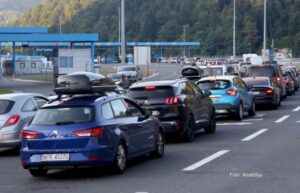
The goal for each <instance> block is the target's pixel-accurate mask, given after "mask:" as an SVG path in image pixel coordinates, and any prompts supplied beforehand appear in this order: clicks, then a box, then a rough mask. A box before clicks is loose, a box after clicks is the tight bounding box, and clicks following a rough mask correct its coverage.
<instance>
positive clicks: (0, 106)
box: [0, 100, 15, 115]
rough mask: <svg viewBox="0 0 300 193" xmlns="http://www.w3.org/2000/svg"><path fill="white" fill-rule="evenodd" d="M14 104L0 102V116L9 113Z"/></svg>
mask: <svg viewBox="0 0 300 193" xmlns="http://www.w3.org/2000/svg"><path fill="white" fill-rule="evenodd" d="M14 104H15V103H14V102H13V101H10V100H0V115H4V114H6V113H9V111H10V110H11V109H12V107H13V106H14Z"/></svg>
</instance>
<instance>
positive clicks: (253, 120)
mask: <svg viewBox="0 0 300 193" xmlns="http://www.w3.org/2000/svg"><path fill="white" fill-rule="evenodd" d="M262 120H264V119H263V118H261V119H245V120H242V121H243V122H247V121H262Z"/></svg>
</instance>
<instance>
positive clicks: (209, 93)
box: [204, 90, 212, 97]
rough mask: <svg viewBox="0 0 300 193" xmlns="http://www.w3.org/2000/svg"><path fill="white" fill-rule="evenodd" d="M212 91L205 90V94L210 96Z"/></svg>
mask: <svg viewBox="0 0 300 193" xmlns="http://www.w3.org/2000/svg"><path fill="white" fill-rule="evenodd" d="M211 94H212V93H211V92H210V91H209V90H204V95H205V96H208V97H209V96H210V95H211Z"/></svg>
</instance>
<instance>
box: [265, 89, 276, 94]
mask: <svg viewBox="0 0 300 193" xmlns="http://www.w3.org/2000/svg"><path fill="white" fill-rule="evenodd" d="M273 92H274V91H273V89H268V90H266V94H273Z"/></svg>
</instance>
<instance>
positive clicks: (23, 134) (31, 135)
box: [21, 130, 39, 139]
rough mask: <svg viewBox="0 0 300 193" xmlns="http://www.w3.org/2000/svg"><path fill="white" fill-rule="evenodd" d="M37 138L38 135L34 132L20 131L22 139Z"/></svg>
mask: <svg viewBox="0 0 300 193" xmlns="http://www.w3.org/2000/svg"><path fill="white" fill-rule="evenodd" d="M38 136H39V133H38V132H35V131H24V130H23V131H22V132H21V137H22V138H23V139H35V138H37V137H38Z"/></svg>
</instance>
